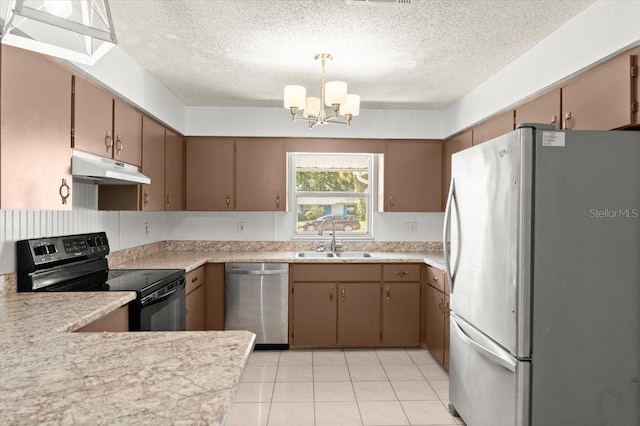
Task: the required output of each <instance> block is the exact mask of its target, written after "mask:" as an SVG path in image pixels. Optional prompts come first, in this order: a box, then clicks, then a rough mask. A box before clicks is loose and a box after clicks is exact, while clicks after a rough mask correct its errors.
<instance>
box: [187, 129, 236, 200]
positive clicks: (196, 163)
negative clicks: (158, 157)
mask: <svg viewBox="0 0 640 426" xmlns="http://www.w3.org/2000/svg"><path fill="white" fill-rule="evenodd" d="M186 144H187V147H186V152H187V154H186V182H185V184H186V201H187V210H212V211H226V210H228V211H231V210H233V205H234V193H233V158H234V155H233V139H226V138H199V137H195V138H187V142H186Z"/></svg>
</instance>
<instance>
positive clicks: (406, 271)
mask: <svg viewBox="0 0 640 426" xmlns="http://www.w3.org/2000/svg"><path fill="white" fill-rule="evenodd" d="M382 277H383V281H385V282H386V281H420V265H417V264H415V265H414V264H410V263H398V264H393V265H382Z"/></svg>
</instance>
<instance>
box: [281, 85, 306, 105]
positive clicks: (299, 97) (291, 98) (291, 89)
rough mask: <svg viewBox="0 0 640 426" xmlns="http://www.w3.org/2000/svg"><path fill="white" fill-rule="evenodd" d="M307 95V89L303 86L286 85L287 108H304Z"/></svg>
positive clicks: (285, 99) (285, 103) (285, 100)
mask: <svg viewBox="0 0 640 426" xmlns="http://www.w3.org/2000/svg"><path fill="white" fill-rule="evenodd" d="M306 97H307V89H305V88H304V87H302V86H296V85H290V86H285V87H284V107H285V108H287V109H291V108H298V109H303V108H304V106H305V98H306Z"/></svg>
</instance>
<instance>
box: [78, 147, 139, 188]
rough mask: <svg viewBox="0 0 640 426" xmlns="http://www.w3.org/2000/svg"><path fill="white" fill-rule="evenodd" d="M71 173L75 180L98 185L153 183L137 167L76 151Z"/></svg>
mask: <svg viewBox="0 0 640 426" xmlns="http://www.w3.org/2000/svg"><path fill="white" fill-rule="evenodd" d="M71 173H72V174H73V177H74V179H78V180H87V181H93V182H95V183H98V184H111V185H136V184H139V183H144V184H148V183H151V179H150V178H148V177H147V176H145V175H143V174H142V173H140V171H139V170H138V168H137V167H136V166H132V165H131V164H126V163H123V162H121V161H116V160H112V159H110V158H103V157H99V156H97V155H93V154H88V153H86V152H82V151H78V150H75V149H74V150H73V156H72V158H71Z"/></svg>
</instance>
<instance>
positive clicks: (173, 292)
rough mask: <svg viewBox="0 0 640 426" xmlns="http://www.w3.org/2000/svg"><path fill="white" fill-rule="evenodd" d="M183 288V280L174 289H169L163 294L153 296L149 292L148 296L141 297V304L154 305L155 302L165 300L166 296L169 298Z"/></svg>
mask: <svg viewBox="0 0 640 426" xmlns="http://www.w3.org/2000/svg"><path fill="white" fill-rule="evenodd" d="M184 288H185V283H184V282H183V283H182V284H181V285H178V286H176V287H175V289H173V290H172V291H170V292H169V293H166V294H163V295H162V296H160V297H157V298H156V297H153V294H150V295H149V296H147V297H145V298H144V299H142V301H141V304H142V306H145V307H146V306H152V305H155V304H156V303H160V302H162V301H164V300H167V299H168V298H170V297H171V296H172V295H174V294H176V293H177V292H179V291H182V290H184ZM151 297H153V299H150V298H151Z"/></svg>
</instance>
